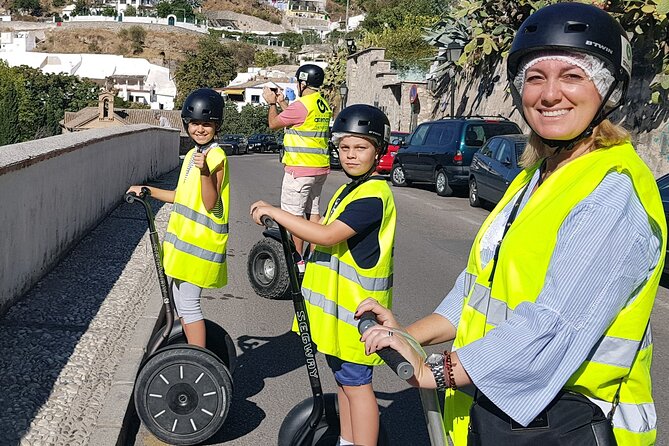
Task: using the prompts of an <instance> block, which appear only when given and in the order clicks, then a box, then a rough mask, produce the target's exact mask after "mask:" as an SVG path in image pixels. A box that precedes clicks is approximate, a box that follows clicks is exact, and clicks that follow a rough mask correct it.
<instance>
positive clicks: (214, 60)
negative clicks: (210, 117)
mask: <svg viewBox="0 0 669 446" xmlns="http://www.w3.org/2000/svg"><path fill="white" fill-rule="evenodd" d="M232 56H233V55H232V52H231V51H230V49H229V48H228V47H226V46H224V45H221V44H220V43H219V42H218V40H216V38H215V37H213V36H206V37H203V38H202V39H200V41H199V42H198V48H197V51H196V52H195V53H191V54H189V55H188V56H187V58H186V60H185V61H184V62H182V63H181V64H180V65H179V67H177V70H176V73H175V82H176V84H177V97H176V99H175V104H176V106H177V108H180V107H181V104H183V101H184V99H185V98H186V96H188V94H189V93H190V92H191V91H193V90H195V89H197V88H204V87H209V88H213V87H223V86H225V85H226V84H227V83H228V82H229V81H230V79H232V78H233V77H234V76H235V74H236V68H237V67H236V66H235V63H234V60H233V57H232Z"/></svg>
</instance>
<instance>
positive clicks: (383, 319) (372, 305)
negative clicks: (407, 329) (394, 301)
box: [355, 297, 402, 328]
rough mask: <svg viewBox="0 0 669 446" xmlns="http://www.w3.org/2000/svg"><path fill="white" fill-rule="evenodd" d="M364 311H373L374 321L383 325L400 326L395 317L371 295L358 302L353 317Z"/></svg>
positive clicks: (360, 314)
mask: <svg viewBox="0 0 669 446" xmlns="http://www.w3.org/2000/svg"><path fill="white" fill-rule="evenodd" d="M365 311H371V312H372V313H374V314H375V315H376V321H377V322H378V323H379V324H381V325H382V326H384V327H393V328H402V327H401V326H400V324H398V323H397V319H395V316H394V315H393V313H392V312H391V311H390V310H389V309H387V308H386V307H384V306H383V305H381V304H380V303H378V302H377V301H376V299H374V298H372V297H368V298H367V299H365V300H363V301H362V302H360V304H358V308H357V309H356V310H355V317H356V318H359V317H360V316H362V313H364V312H365Z"/></svg>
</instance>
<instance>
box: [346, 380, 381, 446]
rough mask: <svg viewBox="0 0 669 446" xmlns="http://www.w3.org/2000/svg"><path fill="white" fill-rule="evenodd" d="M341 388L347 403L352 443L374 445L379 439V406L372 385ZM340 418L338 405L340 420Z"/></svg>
mask: <svg viewBox="0 0 669 446" xmlns="http://www.w3.org/2000/svg"><path fill="white" fill-rule="evenodd" d="M342 389H343V391H344V393H345V394H346V398H347V401H348V404H349V407H348V409H349V410H348V412H349V420H350V421H351V430H352V431H353V443H354V444H356V445H360V446H375V445H376V444H377V442H378V439H379V406H378V403H377V402H376V396H375V395H374V390H373V389H372V385H371V384H365V385H364V386H342ZM341 418H342V417H341V406H340V420H341ZM340 423H341V421H340ZM342 432H343V428H342ZM344 438H345V437H344Z"/></svg>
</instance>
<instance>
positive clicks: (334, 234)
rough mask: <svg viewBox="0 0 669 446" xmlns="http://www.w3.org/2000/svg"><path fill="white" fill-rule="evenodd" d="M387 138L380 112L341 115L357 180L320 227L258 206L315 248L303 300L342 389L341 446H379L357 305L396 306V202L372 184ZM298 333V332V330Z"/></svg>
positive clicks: (338, 137) (343, 153)
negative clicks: (368, 300)
mask: <svg viewBox="0 0 669 446" xmlns="http://www.w3.org/2000/svg"><path fill="white" fill-rule="evenodd" d="M389 138H390V124H389V122H388V118H387V117H386V116H385V114H384V113H383V112H382V111H381V110H379V109H378V108H376V107H372V106H369V105H364V104H356V105H352V106H350V107H347V108H345V109H344V110H342V111H341V112H340V113H339V115H338V116H337V119H336V120H335V122H334V125H333V127H332V141H333V143H334V144H335V145H337V146H338V147H339V154H340V159H341V164H342V167H343V169H344V171H345V172H346V175H347V176H348V177H349V178H350V179H351V180H352V181H351V182H350V183H348V184H346V185H343V186H342V187H340V188H339V190H338V191H337V192H336V193H335V195H334V198H333V199H332V200H331V201H330V204H329V205H328V209H327V213H326V214H325V216H324V217H323V218H322V219H321V221H320V222H319V223H316V222H313V221H309V220H305V219H303V218H300V217H297V216H295V215H292V214H290V213H288V212H286V211H283V210H281V209H279V208H276V207H273V206H270V205H268V204H267V203H265V202H263V201H258V202H256V203H254V204H253V205H252V206H251V216H252V218H253V219H254V220H255V222H256V223H258V224H260V217H261V216H263V215H268V216H270V217H271V218H273V219H274V220H275V221H277V222H278V223H279V224H281V225H283V226H284V227H285V228H286V229H287V230H288V231H290V232H291V233H294V234H295V235H297V236H298V237H299V238H301V239H304V240H307V241H309V242H311V243H312V244H315V245H316V248H315V250H314V253H313V254H312V256H311V257H310V258H309V260H308V263H307V267H306V272H305V275H304V280H303V282H302V293H303V295H304V298H305V302H306V307H307V312H308V316H309V320H310V324H311V332H312V337H313V340H314V343H315V344H316V346H317V348H318V350H319V351H320V352H321V353H324V354H325V355H326V358H327V362H328V365H329V366H330V368H331V369H332V370H333V372H334V376H335V380H336V381H337V386H338V400H339V421H340V426H341V436H340V440H339V444H341V445H349V444H356V445H367V446H372V445H376V444H377V439H378V432H379V412H378V405H377V402H376V398H375V396H374V391H373V389H372V384H371V383H372V366H374V365H378V364H381V363H382V361H381V359H380V358H379V357H378V356H376V355H372V356H367V355H366V354H365V349H364V345H363V344H362V343H361V342H360V335H359V334H358V330H357V323H358V322H357V320H355V318H354V314H355V310H356V307H357V306H358V304H359V303H360V302H361V301H362V300H364V299H365V298H367V297H370V296H371V297H374V298H375V299H377V300H378V301H379V302H380V303H381V304H382V305H384V306H385V307H388V308H389V307H390V306H391V303H392V278H393V245H394V240H395V224H396V213H395V202H394V200H393V196H392V193H391V192H390V188H389V187H388V185H387V183H386V181H385V180H383V179H377V178H372V177H371V175H372V173H373V172H374V169H375V167H376V164H377V163H378V160H379V159H380V158H381V156H383V154H384V152H385V150H386V148H387V145H388V141H389ZM293 330H296V325H294V326H293Z"/></svg>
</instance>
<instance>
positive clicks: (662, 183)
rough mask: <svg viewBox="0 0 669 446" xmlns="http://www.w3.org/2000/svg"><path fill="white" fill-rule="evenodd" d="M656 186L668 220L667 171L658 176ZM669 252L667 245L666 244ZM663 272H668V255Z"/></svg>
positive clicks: (668, 192) (668, 187)
mask: <svg viewBox="0 0 669 446" xmlns="http://www.w3.org/2000/svg"><path fill="white" fill-rule="evenodd" d="M657 187H658V188H659V189H660V198H662V207H664V216H665V217H666V219H667V221H669V173H668V174H666V175H664V176H662V177H660V178H658V180H657ZM667 253H668V254H669V245H668V246H667ZM664 274H669V256H667V260H666V261H665V262H664Z"/></svg>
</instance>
